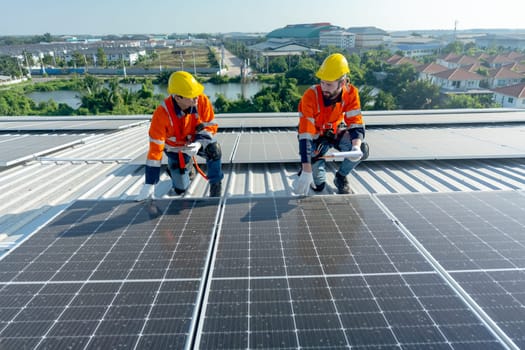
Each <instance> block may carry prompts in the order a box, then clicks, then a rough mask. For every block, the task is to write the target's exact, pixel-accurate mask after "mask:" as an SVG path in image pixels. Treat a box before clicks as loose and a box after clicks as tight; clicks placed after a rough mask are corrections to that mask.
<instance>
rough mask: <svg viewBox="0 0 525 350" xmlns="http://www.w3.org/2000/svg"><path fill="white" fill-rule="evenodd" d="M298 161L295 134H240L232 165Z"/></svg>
mask: <svg viewBox="0 0 525 350" xmlns="http://www.w3.org/2000/svg"><path fill="white" fill-rule="evenodd" d="M298 160H299V145H298V141H297V132H272V133H268V132H260V133H256V132H254V133H242V134H241V135H240V138H239V143H238V146H237V150H236V152H235V155H234V158H233V163H267V162H274V163H282V162H297V161H298Z"/></svg>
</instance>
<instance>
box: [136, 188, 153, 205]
mask: <svg viewBox="0 0 525 350" xmlns="http://www.w3.org/2000/svg"><path fill="white" fill-rule="evenodd" d="M154 192H155V186H154V185H151V184H144V186H142V189H141V190H140V192H139V194H138V195H137V197H135V200H136V201H137V202H141V201H143V200H146V199H153V193H154Z"/></svg>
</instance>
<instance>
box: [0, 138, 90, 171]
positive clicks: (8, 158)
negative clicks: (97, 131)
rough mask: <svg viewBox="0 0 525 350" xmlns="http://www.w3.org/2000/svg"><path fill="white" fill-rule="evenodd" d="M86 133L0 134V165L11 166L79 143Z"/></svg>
mask: <svg viewBox="0 0 525 350" xmlns="http://www.w3.org/2000/svg"><path fill="white" fill-rule="evenodd" d="M86 137H87V135H0V143H1V144H2V147H1V148H0V166H11V165H14V164H17V163H21V162H23V161H27V160H31V159H33V158H35V157H36V156H38V155H43V154H46V153H49V152H52V151H56V150H58V149H62V148H66V147H70V146H72V145H76V144H80V143H82V142H83V139H84V138H86Z"/></svg>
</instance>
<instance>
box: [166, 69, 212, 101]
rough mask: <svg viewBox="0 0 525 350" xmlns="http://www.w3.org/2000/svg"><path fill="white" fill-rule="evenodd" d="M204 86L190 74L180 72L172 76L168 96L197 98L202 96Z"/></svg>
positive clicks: (169, 81)
mask: <svg viewBox="0 0 525 350" xmlns="http://www.w3.org/2000/svg"><path fill="white" fill-rule="evenodd" d="M203 91H204V86H202V84H200V83H199V82H198V81H197V79H195V78H194V77H193V75H191V74H190V73H188V72H184V71H178V72H174V73H172V74H171V75H170V79H169V80H168V94H170V95H179V96H182V97H186V98H195V97H197V96H199V95H200V94H202V92H203Z"/></svg>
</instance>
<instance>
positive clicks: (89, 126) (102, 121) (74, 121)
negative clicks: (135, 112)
mask: <svg viewBox="0 0 525 350" xmlns="http://www.w3.org/2000/svg"><path fill="white" fill-rule="evenodd" d="M150 118H151V116H136V117H130V116H126V117H124V118H123V117H119V116H111V117H109V118H108V117H105V118H104V117H93V116H91V117H37V118H33V117H16V118H9V117H2V118H1V119H0V131H58V130H60V131H66V130H68V131H71V130H76V131H87V130H90V131H93V130H118V129H124V128H130V127H132V126H137V125H142V124H145V123H148V122H149V119H150Z"/></svg>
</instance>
